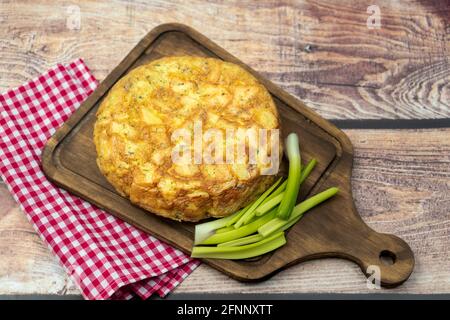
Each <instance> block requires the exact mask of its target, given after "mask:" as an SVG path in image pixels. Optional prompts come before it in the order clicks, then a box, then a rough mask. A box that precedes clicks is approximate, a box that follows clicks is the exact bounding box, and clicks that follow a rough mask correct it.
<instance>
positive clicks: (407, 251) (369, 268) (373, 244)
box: [345, 209, 414, 287]
mask: <svg viewBox="0 0 450 320" xmlns="http://www.w3.org/2000/svg"><path fill="white" fill-rule="evenodd" d="M354 210H355V211H356V209H354ZM356 216H357V217H358V218H359V214H356ZM358 233H359V234H358V237H357V239H358V240H357V243H354V246H352V247H351V248H349V247H347V248H346V250H345V252H346V253H347V254H350V257H347V258H350V259H351V260H353V261H355V262H356V263H357V264H358V265H359V266H360V268H361V270H362V271H363V272H364V273H365V274H366V276H367V277H369V278H370V280H373V283H376V281H378V280H379V282H380V285H381V286H383V287H396V286H398V285H400V284H402V283H403V282H404V281H406V280H407V279H408V278H409V276H410V275H411V273H412V271H413V269H414V254H413V252H412V250H411V248H410V247H409V245H408V244H407V243H406V242H405V241H403V240H402V239H401V238H399V237H397V236H394V235H392V234H386V233H378V232H376V231H375V230H373V229H371V228H369V227H368V226H367V225H366V224H365V223H364V222H363V221H362V220H361V228H360V229H359V232H358ZM349 249H350V251H349Z"/></svg>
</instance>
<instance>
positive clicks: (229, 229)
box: [215, 226, 234, 233]
mask: <svg viewBox="0 0 450 320" xmlns="http://www.w3.org/2000/svg"><path fill="white" fill-rule="evenodd" d="M231 230H234V227H233V226H229V227H223V228H220V229H217V230H216V232H215V233H222V232H228V231H231Z"/></svg>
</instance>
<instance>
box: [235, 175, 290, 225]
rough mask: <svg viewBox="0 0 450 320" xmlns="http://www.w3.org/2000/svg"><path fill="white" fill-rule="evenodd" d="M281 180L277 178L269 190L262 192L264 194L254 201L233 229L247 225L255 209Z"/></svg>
mask: <svg viewBox="0 0 450 320" xmlns="http://www.w3.org/2000/svg"><path fill="white" fill-rule="evenodd" d="M281 179H282V178H279V179H278V180H277V181H276V182H275V183H274V184H273V185H272V186H271V187H270V188H269V189H267V190H266V191H264V193H263V194H262V195H261V196H260V197H259V198H258V199H257V200H256V201H255V202H253V204H252V206H251V207H250V208H249V209H248V210H247V211H246V212H245V213H244V215H243V216H242V217H241V218H240V219H239V220H238V221H237V222H236V224H235V225H234V227H235V228H236V229H237V228H239V227H241V226H242V225H243V224H247V223H249V221H250V220H251V219H252V218H253V216H254V215H255V209H256V208H257V207H258V206H259V205H260V204H261V203H262V202H263V201H264V199H266V198H267V196H268V195H269V194H270V193H271V192H272V191H273V190H274V189H275V188H276V187H277V186H278V184H279V183H280V182H281Z"/></svg>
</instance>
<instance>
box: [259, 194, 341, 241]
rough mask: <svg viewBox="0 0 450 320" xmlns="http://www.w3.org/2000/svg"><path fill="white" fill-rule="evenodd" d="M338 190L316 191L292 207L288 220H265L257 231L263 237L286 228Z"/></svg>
mask: <svg viewBox="0 0 450 320" xmlns="http://www.w3.org/2000/svg"><path fill="white" fill-rule="evenodd" d="M338 191H339V189H338V188H336V187H333V188H329V189H327V190H325V191H322V192H321V193H318V194H316V195H314V196H312V197H311V198H309V199H306V200H305V201H303V202H301V203H299V204H298V205H296V206H295V207H294V210H293V211H292V214H291V216H290V218H289V220H287V221H286V220H283V219H279V218H274V219H272V220H271V221H269V222H267V223H266V224H264V225H263V226H261V227H260V228H258V233H259V234H260V235H262V236H263V237H267V236H268V235H270V234H272V233H274V232H276V231H279V230H280V229H281V230H286V229H287V228H289V227H290V226H292V225H293V224H294V223H296V222H297V221H298V220H299V218H300V217H301V216H302V215H303V213H305V212H306V211H308V210H309V209H311V208H313V207H315V206H317V205H318V204H320V203H321V202H323V201H325V200H327V199H328V198H331V197H332V196H334V195H335V194H336V193H337V192H338Z"/></svg>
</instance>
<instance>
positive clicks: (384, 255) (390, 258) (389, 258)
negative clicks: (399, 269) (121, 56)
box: [380, 250, 397, 266]
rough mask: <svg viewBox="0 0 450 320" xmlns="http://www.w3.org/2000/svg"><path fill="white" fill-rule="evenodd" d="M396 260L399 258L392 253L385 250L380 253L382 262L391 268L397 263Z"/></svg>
mask: <svg viewBox="0 0 450 320" xmlns="http://www.w3.org/2000/svg"><path fill="white" fill-rule="evenodd" d="M395 260H397V256H396V255H395V253H393V252H392V251H389V250H383V251H381V252H380V261H381V262H382V263H383V264H384V265H386V266H391V265H393V264H394V263H395Z"/></svg>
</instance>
